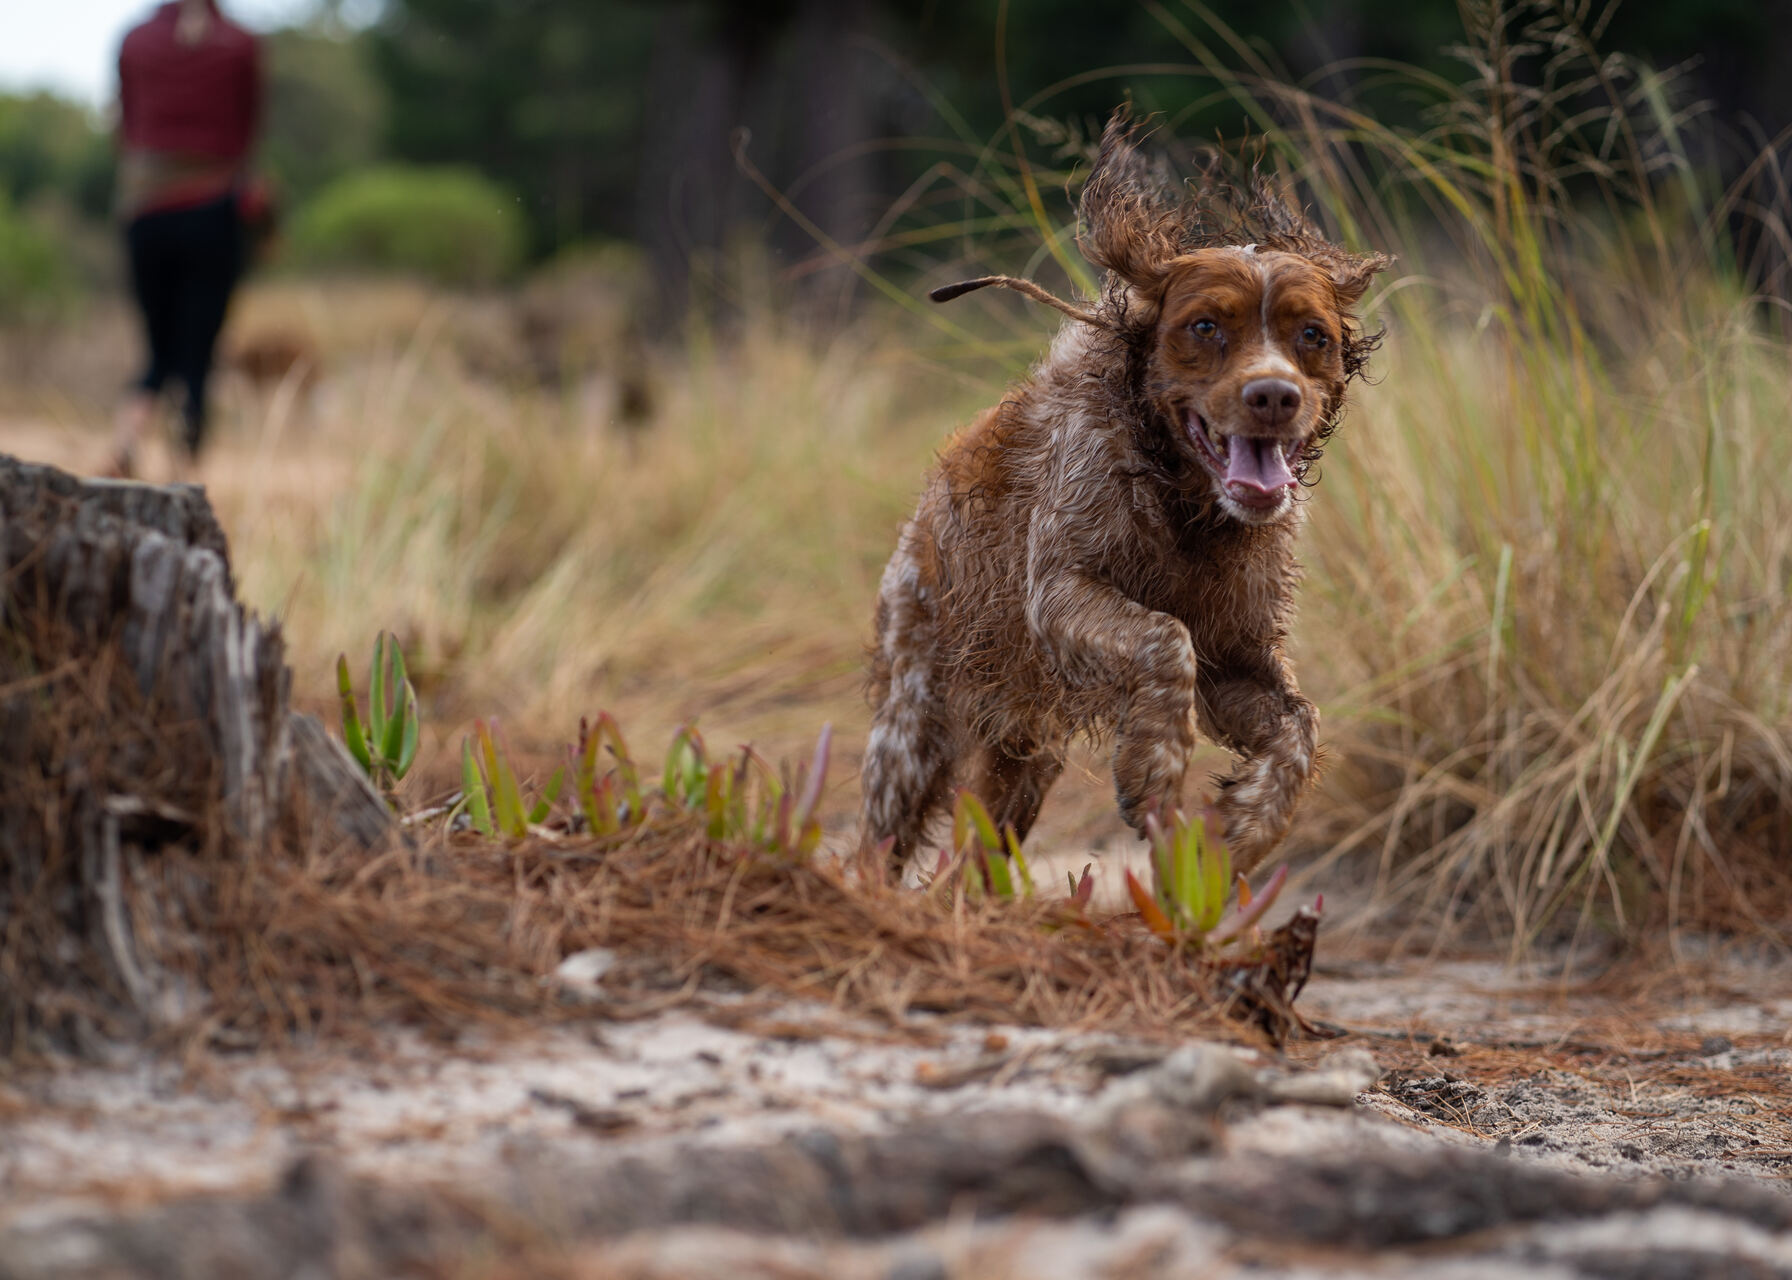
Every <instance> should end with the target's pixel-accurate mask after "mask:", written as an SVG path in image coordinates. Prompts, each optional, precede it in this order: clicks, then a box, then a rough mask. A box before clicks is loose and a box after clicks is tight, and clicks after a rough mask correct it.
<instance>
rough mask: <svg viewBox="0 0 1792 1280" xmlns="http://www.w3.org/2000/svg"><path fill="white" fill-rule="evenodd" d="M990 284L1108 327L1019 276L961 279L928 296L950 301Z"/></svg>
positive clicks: (1092, 313)
mask: <svg viewBox="0 0 1792 1280" xmlns="http://www.w3.org/2000/svg"><path fill="white" fill-rule="evenodd" d="M990 285H994V286H996V287H997V288H998V289H1012V290H1014V291H1015V292H1016V293H1021V294H1025V295H1026V296H1027V297H1029V298H1031V299H1032V300H1033V301H1034V302H1043V303H1044V304H1045V305H1046V306H1048V307H1051V308H1053V309H1054V310H1057V311H1062V312H1063V313H1064V314H1065V315H1067V316H1069V317H1070V318H1071V319H1072V320H1081V321H1082V322H1083V323H1084V324H1092V325H1095V326H1096V327H1097V328H1101V329H1106V328H1107V327H1108V323H1107V321H1105V320H1103V319H1102V318H1101V317H1100V316H1098V315H1096V314H1095V313H1094V312H1093V311H1085V310H1083V309H1082V308H1081V307H1078V306H1074V305H1073V304H1071V303H1068V302H1066V301H1064V299H1062V298H1060V297H1057V296H1055V295H1053V294H1052V293H1051V292H1050V291H1048V290H1046V289H1042V288H1040V287H1039V286H1038V285H1036V284H1034V283H1033V282H1032V281H1031V280H1023V279H1021V278H1020V277H1019V276H980V277H979V278H977V279H975V280H960V281H959V282H958V283H957V284H946V285H941V286H940V287H939V288H937V289H935V290H934V291H933V292H932V293H930V294H928V295H927V296H928V297H929V298H931V299H932V300H933V301H935V302H950V301H952V299H954V298H962V297H963V296H964V295H965V294H967V293H971V292H973V291H975V290H977V289H984V288H987V287H989V286H990Z"/></svg>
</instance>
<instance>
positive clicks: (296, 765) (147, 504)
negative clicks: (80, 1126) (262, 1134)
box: [0, 455, 394, 1054]
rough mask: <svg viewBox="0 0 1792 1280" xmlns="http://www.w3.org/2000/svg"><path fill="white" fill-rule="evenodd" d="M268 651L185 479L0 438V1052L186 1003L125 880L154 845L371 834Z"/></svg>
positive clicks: (354, 790)
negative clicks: (51, 459)
mask: <svg viewBox="0 0 1792 1280" xmlns="http://www.w3.org/2000/svg"><path fill="white" fill-rule="evenodd" d="M283 653H284V648H283V645H282V643H281V639H280V631H279V627H278V625H277V624H274V623H271V622H264V621H262V620H261V619H258V618H256V617H255V616H254V615H253V614H251V613H248V612H247V611H245V610H244V609H243V607H242V606H241V605H240V604H238V603H237V600H236V591H235V586H234V583H233V581H232V578H231V571H230V553H229V549H228V547H227V545H226V543H225V538H224V532H223V530H222V529H221V528H220V527H219V526H218V522H217V520H216V518H215V517H214V516H213V514H212V510H211V507H210V505H209V504H208V503H207V502H206V499H205V494H204V492H203V491H202V490H201V489H199V488H197V487H195V486H191V485H172V486H167V487H157V486H151V485H142V484H130V483H120V482H111V481H99V480H81V479H78V478H76V477H74V476H71V475H68V474H66V473H64V472H61V471H57V470H55V469H53V468H49V467H41V466H32V465H29V464H25V463H21V462H19V461H17V460H16V459H13V458H8V457H5V456H4V455H0V1054H3V1053H5V1052H7V1051H9V1050H10V1049H13V1048H16V1047H18V1046H19V1045H20V1044H22V1043H26V1042H28V1041H30V1040H31V1039H32V1038H33V1037H36V1036H39V1035H43V1036H47V1037H48V1038H49V1040H50V1041H51V1042H54V1043H59V1044H64V1045H67V1044H70V1043H72V1044H73V1045H74V1046H75V1047H89V1048H90V1047H93V1046H95V1045H97V1044H99V1043H101V1042H102V1041H103V1040H105V1039H107V1038H110V1037H113V1036H116V1035H118V1034H125V1035H130V1034H142V1033H144V1032H146V1031H152V1030H154V1029H156V1028H157V1027H159V1026H162V1025H166V1024H167V1023H169V1022H171V1021H174V1020H177V1019H178V1018H180V1017H183V1016H188V1015H190V1014H191V1013H192V1012H193V1011H194V1010H193V1005H194V1001H195V998H196V997H195V996H194V995H192V994H191V992H190V991H188V990H187V989H186V988H185V987H184V986H183V984H181V983H180V982H178V981H177V980H175V979H173V978H171V977H170V976H169V975H168V974H167V973H166V972H163V971H162V970H161V968H160V966H159V965H158V964H157V962H156V961H155V959H153V958H152V957H151V955H150V954H149V952H150V951H151V950H153V948H148V947H145V946H142V945H140V939H139V937H138V935H139V933H141V932H142V931H143V929H144V928H145V926H146V924H147V920H146V916H145V913H144V912H143V911H141V910H133V905H132V904H133V901H134V900H136V898H138V897H139V896H140V895H139V894H133V893H132V892H129V891H127V890H128V888H129V887H130V886H137V887H139V888H141V887H142V886H145V885H148V884H149V883H150V882H152V881H154V880H155V879H156V876H155V875H154V873H153V872H152V871H149V870H146V867H147V863H146V861H145V860H146V859H150V858H153V857H154V856H155V855H156V853H157V851H158V850H162V849H166V848H168V847H170V846H177V847H180V848H183V849H188V850H195V851H204V852H205V853H206V854H207V855H208V856H211V857H219V858H237V859H243V858H255V857H260V856H263V855H264V854H265V853H266V851H267V850H268V848H269V847H270V844H271V843H272V842H276V841H285V842H288V844H289V845H292V846H294V847H296V846H297V844H299V843H303V842H306V841H331V842H337V843H340V842H343V841H352V842H355V843H357V844H359V845H362V846H367V847H372V846H374V845H376V844H378V843H379V842H381V841H383V840H385V839H387V838H388V837H389V836H390V834H391V832H392V831H393V829H394V824H393V818H392V814H391V812H390V811H389V809H388V808H387V806H386V804H385V803H384V801H383V800H382V799H381V798H380V796H379V795H378V793H376V792H375V791H374V790H373V788H372V787H371V786H370V785H369V784H368V782H367V780H366V778H365V777H364V776H363V775H362V774H361V772H360V770H359V769H358V768H357V767H356V765H355V763H354V762H353V760H351V759H350V758H349V756H348V755H347V753H346V752H345V751H344V750H343V749H342V748H341V747H340V746H339V745H338V744H337V743H336V742H335V741H334V740H333V739H332V738H331V737H330V736H329V735H328V734H327V733H326V732H325V731H324V729H323V726H322V725H320V724H318V722H317V721H316V720H314V719H312V718H310V717H306V716H300V715H297V714H295V713H294V712H292V711H291V710H290V708H289V706H288V695H289V690H290V685H291V673H290V671H289V670H288V669H287V667H286V665H285V663H284V661H283ZM162 923H163V924H166V923H167V922H166V920H165V919H164V920H163V921H162ZM162 941H166V939H162Z"/></svg>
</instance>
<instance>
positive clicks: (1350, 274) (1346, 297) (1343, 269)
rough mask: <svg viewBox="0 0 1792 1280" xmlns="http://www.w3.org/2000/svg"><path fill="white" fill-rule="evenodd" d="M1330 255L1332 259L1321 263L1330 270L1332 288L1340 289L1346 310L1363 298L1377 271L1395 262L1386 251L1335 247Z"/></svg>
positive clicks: (1383, 269)
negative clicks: (1352, 250) (1361, 250)
mask: <svg viewBox="0 0 1792 1280" xmlns="http://www.w3.org/2000/svg"><path fill="white" fill-rule="evenodd" d="M1330 256H1331V260H1330V261H1328V262H1324V263H1322V264H1321V265H1323V266H1324V267H1325V268H1326V270H1327V271H1328V272H1330V274H1331V278H1332V288H1334V289H1336V290H1337V291H1338V302H1339V304H1340V305H1341V306H1343V308H1344V309H1345V310H1346V311H1348V310H1350V309H1351V308H1352V307H1354V306H1356V304H1357V303H1359V302H1361V301H1362V300H1363V295H1364V294H1365V293H1367V292H1369V282H1370V281H1372V280H1374V279H1375V275H1376V273H1377V272H1378V271H1385V270H1387V269H1388V267H1390V266H1392V265H1393V262H1394V260H1393V259H1392V258H1390V257H1389V256H1388V255H1387V254H1385V253H1346V252H1345V251H1344V250H1342V249H1334V250H1333V251H1332V254H1331V255H1330Z"/></svg>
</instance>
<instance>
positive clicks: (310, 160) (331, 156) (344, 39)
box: [259, 21, 386, 205]
mask: <svg viewBox="0 0 1792 1280" xmlns="http://www.w3.org/2000/svg"><path fill="white" fill-rule="evenodd" d="M262 56H263V59H264V61H265V65H266V67H267V120H266V125H265V129H264V132H263V135H262V142H261V148H260V152H259V163H260V165H261V167H262V168H263V169H264V170H265V171H266V173H267V174H268V176H269V177H270V178H272V179H273V181H274V184H275V186H276V187H277V188H278V190H279V192H280V194H281V196H282V197H283V198H284V199H286V200H287V201H289V202H291V203H293V204H295V205H296V204H299V203H301V202H303V201H304V200H306V199H308V198H310V197H311V196H312V195H315V194H316V193H317V192H318V191H319V190H320V189H321V188H323V187H324V186H325V185H326V184H327V183H329V182H330V181H331V180H332V179H334V178H338V177H340V176H342V175H343V174H345V173H347V172H349V171H350V170H352V169H358V168H360V167H362V166H363V165H367V164H370V163H372V162H373V161H374V160H376V159H378V158H379V153H380V147H381V145H382V144H383V143H384V141H385V129H386V100H385V90H384V88H383V86H382V85H381V84H380V81H379V80H378V78H377V77H376V76H375V75H374V73H373V67H372V63H371V58H370V56H369V49H368V47H367V43H366V41H365V38H364V37H358V36H356V35H354V34H353V33H351V32H349V31H348V30H347V29H346V28H344V27H342V26H341V24H339V23H329V22H327V21H320V22H318V23H316V24H314V25H313V26H310V27H306V28H290V29H287V30H284V31H276V32H274V33H273V34H272V35H270V36H268V37H267V38H266V40H265V41H264V43H263V46H262Z"/></svg>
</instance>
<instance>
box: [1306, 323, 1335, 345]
mask: <svg viewBox="0 0 1792 1280" xmlns="http://www.w3.org/2000/svg"><path fill="white" fill-rule="evenodd" d="M1300 340H1301V341H1302V342H1304V343H1306V344H1307V345H1308V346H1309V347H1313V348H1315V349H1320V348H1323V347H1324V346H1325V344H1326V343H1328V342H1330V341H1331V339H1330V338H1328V337H1327V336H1326V333H1325V330H1324V329H1321V328H1320V327H1319V326H1318V325H1316V324H1310V325H1308V326H1307V327H1306V328H1304V329H1302V330H1301V331H1300Z"/></svg>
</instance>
